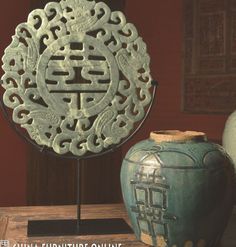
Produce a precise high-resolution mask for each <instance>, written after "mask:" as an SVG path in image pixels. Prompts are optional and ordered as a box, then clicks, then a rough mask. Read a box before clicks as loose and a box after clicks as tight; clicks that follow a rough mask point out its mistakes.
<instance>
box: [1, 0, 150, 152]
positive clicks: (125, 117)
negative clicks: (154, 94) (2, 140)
mask: <svg viewBox="0 0 236 247" xmlns="http://www.w3.org/2000/svg"><path fill="white" fill-rule="evenodd" d="M149 63H150V58H149V56H148V54H147V52H146V45H145V43H144V42H143V40H142V38H141V37H139V35H138V33H137V30H136V28H135V27H134V25H133V24H131V23H127V22H126V19H125V16H124V15H123V14H122V13H121V12H119V11H114V12H111V10H110V9H109V7H108V6H107V5H106V4H105V3H103V2H99V3H96V2H95V1H91V0H62V1H61V2H59V3H55V2H51V3H49V4H47V5H46V7H45V8H44V9H36V10H34V11H33V12H31V13H30V14H29V17H28V20H27V22H26V23H22V24H20V25H19V26H17V28H16V33H15V35H14V36H13V40H12V43H11V44H10V45H9V46H8V47H7V49H6V50H5V54H4V56H3V70H4V72H5V74H4V75H3V77H2V80H3V82H2V86H3V87H4V89H5V92H4V96H3V100H4V103H5V105H6V106H8V107H10V108H12V109H13V121H14V122H15V123H18V124H20V125H21V126H22V127H23V128H25V129H26V130H27V131H28V133H29V135H30V137H31V138H32V139H33V140H35V141H36V143H37V144H39V145H44V146H47V147H51V148H53V150H54V151H55V152H57V153H59V154H65V153H68V152H71V153H73V154H74V155H77V156H82V155H84V154H85V153H86V152H88V151H89V152H92V153H98V152H101V151H102V150H104V149H107V148H109V146H111V145H116V144H118V143H120V142H121V140H122V139H123V138H125V137H127V136H128V135H129V134H130V133H131V132H132V130H133V129H134V124H135V123H136V122H138V121H140V120H141V119H142V118H143V117H144V115H145V107H146V106H147V105H148V104H149V103H150V101H151V94H150V87H151V76H150V69H149Z"/></svg>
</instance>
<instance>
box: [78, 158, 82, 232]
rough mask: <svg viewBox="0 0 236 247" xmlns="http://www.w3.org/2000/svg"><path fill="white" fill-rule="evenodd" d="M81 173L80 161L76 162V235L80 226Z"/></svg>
mask: <svg viewBox="0 0 236 247" xmlns="http://www.w3.org/2000/svg"><path fill="white" fill-rule="evenodd" d="M81 172H82V166H81V163H80V159H78V160H77V233H78V234H79V232H80V225H81V191H82V189H81V185H82V183H81V175H82V174H81Z"/></svg>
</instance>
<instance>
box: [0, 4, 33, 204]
mask: <svg viewBox="0 0 236 247" xmlns="http://www.w3.org/2000/svg"><path fill="white" fill-rule="evenodd" d="M28 11H29V0H20V1H1V15H0V57H2V56H3V51H4V49H5V48H6V46H8V45H9V44H10V42H11V36H12V35H13V34H14V33H15V31H14V29H15V27H16V26H17V24H19V23H21V22H24V21H25V20H26V17H27V13H28ZM1 64H2V63H1ZM0 74H1V75H2V74H3V73H2V71H1V73H0ZM0 152H1V154H0V206H10V205H12V206H13V205H24V204H26V164H27V146H26V144H25V143H24V141H22V140H20V138H19V137H18V136H17V135H16V134H15V132H14V131H13V130H12V129H11V128H10V127H9V125H8V123H7V122H6V121H5V119H4V118H3V114H2V113H1V112H0Z"/></svg>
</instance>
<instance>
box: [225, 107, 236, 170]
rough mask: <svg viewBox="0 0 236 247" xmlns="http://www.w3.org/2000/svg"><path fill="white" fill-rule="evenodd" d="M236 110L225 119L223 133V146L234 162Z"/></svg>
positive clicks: (235, 155)
mask: <svg viewBox="0 0 236 247" xmlns="http://www.w3.org/2000/svg"><path fill="white" fill-rule="evenodd" d="M235 139H236V111H234V112H233V113H232V114H231V115H230V116H229V117H228V119H227V121H226V124H225V128H224V133H223V147H224V148H225V150H226V151H227V153H228V154H229V155H230V157H231V158H232V160H233V162H234V165H235V164H236V141H235Z"/></svg>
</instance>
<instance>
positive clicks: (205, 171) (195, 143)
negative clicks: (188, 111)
mask: <svg viewBox="0 0 236 247" xmlns="http://www.w3.org/2000/svg"><path fill="white" fill-rule="evenodd" d="M233 185H234V168H233V164H232V161H231V159H230V158H229V157H228V155H227V154H226V152H225V151H224V149H223V148H222V147H221V146H220V145H217V144H214V143H211V142H208V141H207V137H206V135H205V134H204V133H202V132H194V131H186V132H181V131H160V132H152V133H151V134H150V138H149V139H147V140H144V141H141V142H139V143H137V144H136V145H134V146H133V147H132V148H131V149H130V150H129V151H128V153H127V154H126V156H125V158H124V161H123V164H122V169H121V186H122V194H123V198H124V202H125V206H126V209H127V211H128V215H129V218H130V221H131V224H132V227H133V230H134V232H135V235H136V237H137V238H138V239H139V240H141V241H142V242H144V243H146V244H148V245H152V246H158V247H204V246H205V247H216V246H217V245H218V244H219V241H220V239H221V237H222V234H223V233H224V230H225V228H226V225H227V222H228V219H229V217H230V215H231V212H232V207H233V190H234V186H233Z"/></svg>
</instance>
